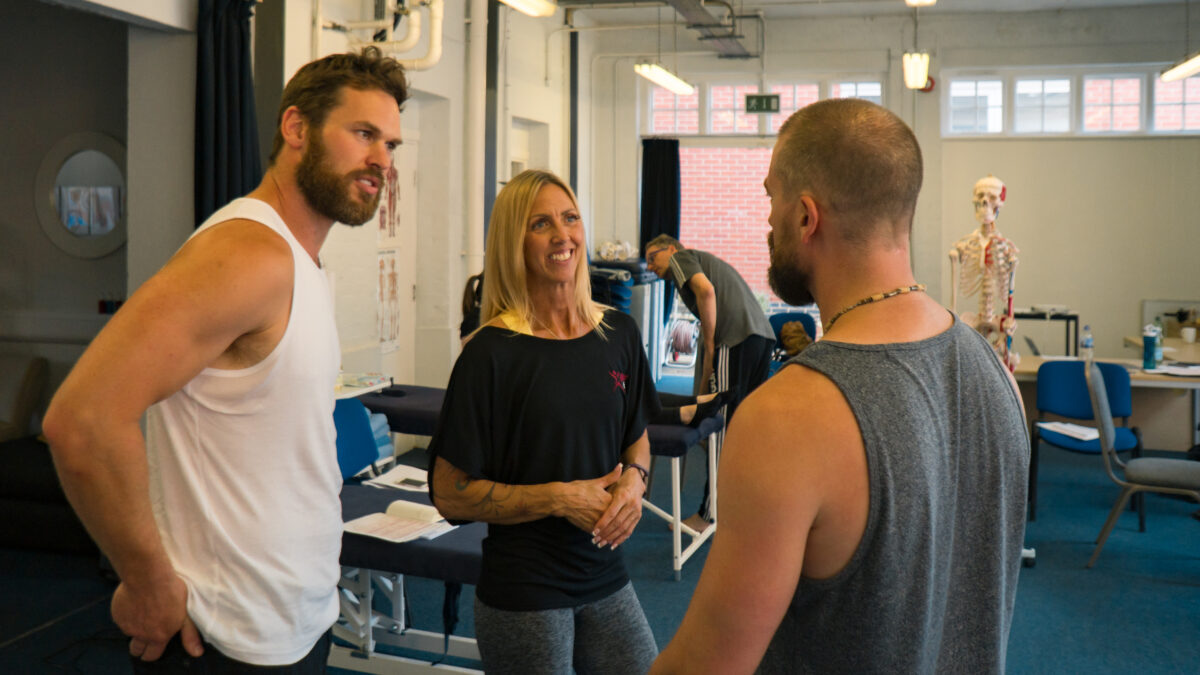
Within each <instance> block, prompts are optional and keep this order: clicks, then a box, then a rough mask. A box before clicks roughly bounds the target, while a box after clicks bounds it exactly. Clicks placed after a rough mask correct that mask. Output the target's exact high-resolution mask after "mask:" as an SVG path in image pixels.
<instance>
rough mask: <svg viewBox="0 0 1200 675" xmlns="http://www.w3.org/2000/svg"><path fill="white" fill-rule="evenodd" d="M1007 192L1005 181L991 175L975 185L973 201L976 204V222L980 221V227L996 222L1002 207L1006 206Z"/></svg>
mask: <svg viewBox="0 0 1200 675" xmlns="http://www.w3.org/2000/svg"><path fill="white" fill-rule="evenodd" d="M1007 192H1008V189H1007V188H1006V187H1004V183H1003V181H1001V180H1000V179H999V178H996V177H995V176H993V175H991V174H988V175H987V177H985V178H980V179H979V181H978V182H977V183H975V191H974V193H973V197H972V201H973V202H974V204H975V220H977V221H979V224H980V225H991V224H992V223H995V222H996V216H997V214H999V213H1000V207H1001V206H1004V198H1005V197H1006V196H1007Z"/></svg>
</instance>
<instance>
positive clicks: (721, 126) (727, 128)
mask: <svg viewBox="0 0 1200 675" xmlns="http://www.w3.org/2000/svg"><path fill="white" fill-rule="evenodd" d="M709 125H710V126H711V127H712V129H711V130H712V133H714V134H727V133H730V132H731V131H733V111H732V110H715V109H714V110H713V111H712V113H711V114H710V115H709Z"/></svg>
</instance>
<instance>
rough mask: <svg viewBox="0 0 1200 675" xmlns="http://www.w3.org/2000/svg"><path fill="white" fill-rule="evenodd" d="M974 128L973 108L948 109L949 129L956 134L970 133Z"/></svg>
mask: <svg viewBox="0 0 1200 675" xmlns="http://www.w3.org/2000/svg"><path fill="white" fill-rule="evenodd" d="M974 130H975V110H974V109H973V108H972V109H959V110H951V111H950V131H951V133H956V134H965V133H970V132H972V131H974Z"/></svg>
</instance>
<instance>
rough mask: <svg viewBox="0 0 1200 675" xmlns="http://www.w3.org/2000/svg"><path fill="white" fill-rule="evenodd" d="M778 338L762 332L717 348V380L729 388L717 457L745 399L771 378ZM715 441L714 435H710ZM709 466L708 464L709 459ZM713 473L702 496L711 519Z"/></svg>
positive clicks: (720, 387) (719, 385) (703, 511)
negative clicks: (728, 345) (739, 406)
mask: <svg viewBox="0 0 1200 675" xmlns="http://www.w3.org/2000/svg"><path fill="white" fill-rule="evenodd" d="M774 347H775V341H774V340H771V339H768V338H765V337H763V336H761V335H751V336H749V337H747V338H746V339H745V340H742V341H741V342H739V343H738V344H736V345H733V346H732V347H717V348H716V349H714V350H713V377H714V378H715V379H716V380H717V389H716V390H717V391H727V392H729V393H728V394H726V399H725V400H726V404H725V427H724V428H722V429H721V430H720V431H718V432H717V433H716V434H715V435H716V436H717V440H716V443H717V461H718V463H719V462H720V460H721V456H720V448H721V446H722V445H724V443H725V428H728V427H729V421H730V420H732V419H733V413H734V412H735V411H736V410H737V408H738V405H740V404H741V402H742V400H743V399H744V398H746V397H747V396H749V395H750V392H752V391H754V390H755V389H757V388H758V385H760V384H762V383H763V382H766V381H767V375H768V374H769V372H770V364H771V351H772V349H774ZM709 442H710V443H712V442H713V441H712V439H709ZM705 466H706V467H707V466H708V464H707V463H706V464H705ZM710 480H712V476H709V477H708V479H706V480H705V481H704V498H703V499H701V500H700V509H699V511H698V513H699V514H700V515H702V516H704V518H705V519H707V520H710V521H711V520H712V513H711V512H710V507H709V503H708V483H709V481H710Z"/></svg>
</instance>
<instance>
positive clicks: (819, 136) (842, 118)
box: [775, 98, 924, 241]
mask: <svg viewBox="0 0 1200 675" xmlns="http://www.w3.org/2000/svg"><path fill="white" fill-rule="evenodd" d="M778 144H779V148H778V149H777V150H776V153H775V166H776V169H777V171H778V174H779V176H780V180H781V181H782V182H783V186H782V187H783V189H784V190H785V191H786V193H787V194H792V195H798V194H799V192H800V191H801V190H805V189H809V190H813V191H814V192H816V193H817V195H818V196H819V197H820V198H823V199H824V200H825V202H826V203H825V204H823V206H824V207H825V208H827V209H830V210H831V211H832V212H833V213H835V214H838V215H839V216H840V217H841V218H842V219H843V220H844V221H845V222H846V223H847V227H846V228H845V229H843V231H842V232H843V235H844V236H846V237H847V238H849V239H853V240H858V241H861V240H862V239H863V238H865V237H866V236H867V235H869V234H870V232H869V231H868V228H869V227H870V225H871V224H873V223H875V222H877V221H878V220H879V219H887V220H891V221H893V222H899V223H901V227H903V228H904V230H903V232H893V233H892V234H893V235H900V234H907V233H908V232H909V231H910V230H911V229H912V218H913V213H914V212H915V211H916V208H917V194H918V193H919V192H920V191H921V181H922V178H923V173H924V165H923V163H922V160H921V146H920V145H919V144H918V143H917V137H916V135H915V134H913V132H912V129H910V128H909V127H908V125H907V124H905V123H904V120H901V119H900V118H899V117H897V116H896V115H895V113H893V112H892V111H890V110H888V109H887V108H884V107H881V106H878V105H875V104H874V103H871V102H870V101H864V100H862V99H853V98H842V99H828V100H825V101H819V102H817V103H813V104H811V105H808V106H805V107H804V108H801V109H800V110H797V111H796V112H795V113H794V114H792V116H791V117H789V118H788V119H787V121H786V122H784V124H783V127H782V128H780V130H779V141H778Z"/></svg>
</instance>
